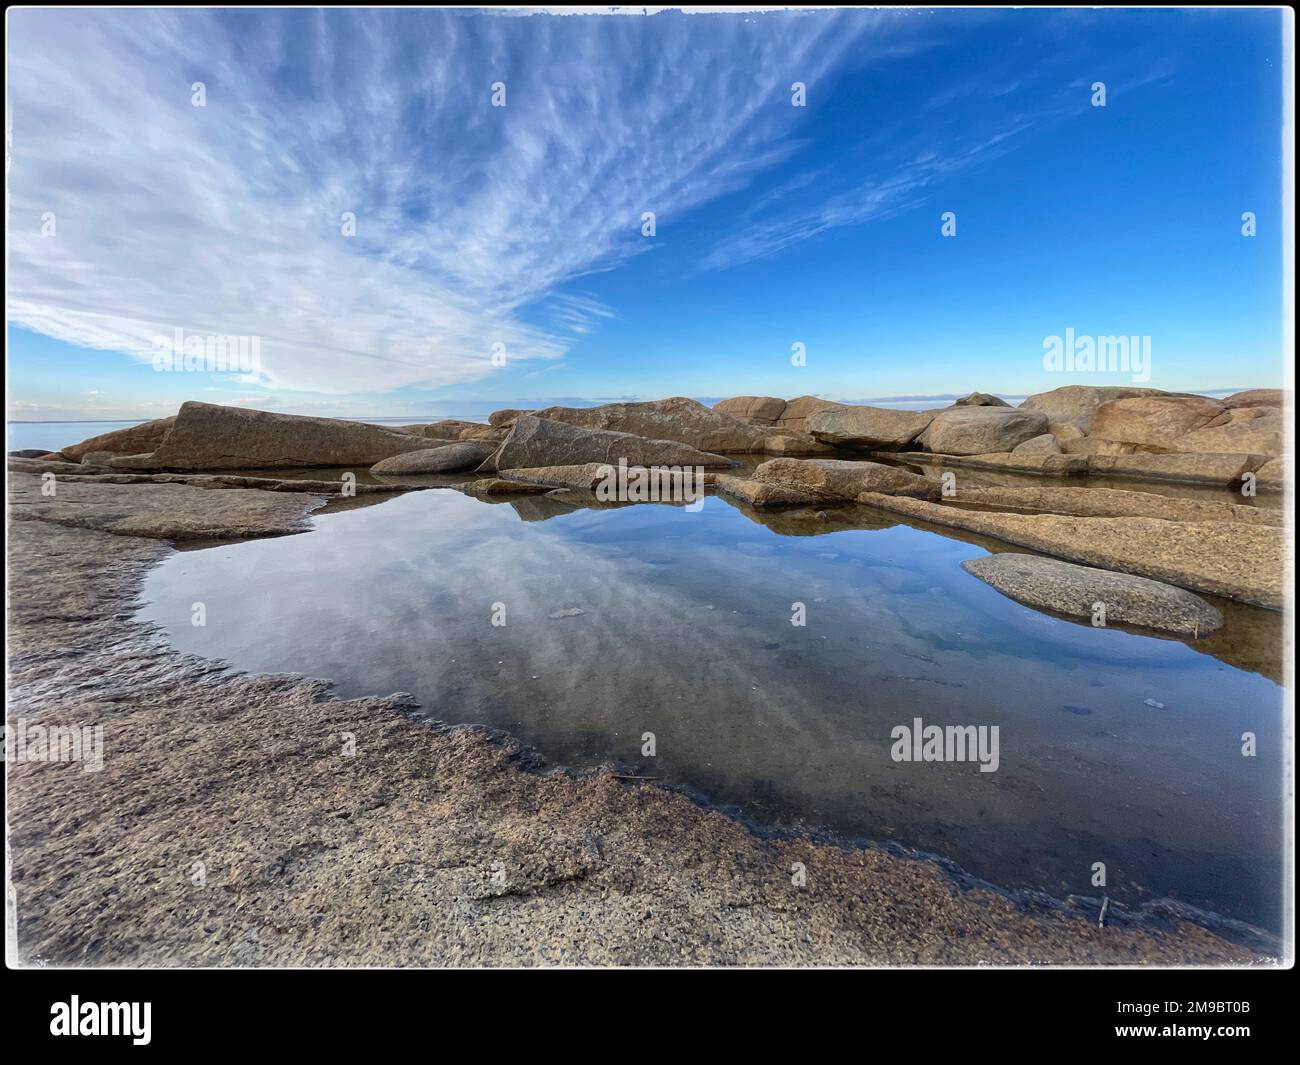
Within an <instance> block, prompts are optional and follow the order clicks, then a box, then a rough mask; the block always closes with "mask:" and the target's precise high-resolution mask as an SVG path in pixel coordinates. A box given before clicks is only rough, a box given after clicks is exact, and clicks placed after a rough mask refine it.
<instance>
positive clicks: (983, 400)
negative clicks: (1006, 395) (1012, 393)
mask: <svg viewBox="0 0 1300 1065" xmlns="http://www.w3.org/2000/svg"><path fill="white" fill-rule="evenodd" d="M952 405H953V406H954V407H1009V406H1011V404H1010V403H1008V402H1007V401H1006V400H1005V399H999V398H998V397H997V396H995V395H993V394H992V393H991V392H972V393H970V394H969V395H966V396H962V397H961V399H957V400H953V404H952Z"/></svg>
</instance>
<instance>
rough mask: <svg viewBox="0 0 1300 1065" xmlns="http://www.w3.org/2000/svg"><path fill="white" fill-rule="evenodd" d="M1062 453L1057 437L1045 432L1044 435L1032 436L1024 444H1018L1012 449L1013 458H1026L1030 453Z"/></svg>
mask: <svg viewBox="0 0 1300 1065" xmlns="http://www.w3.org/2000/svg"><path fill="white" fill-rule="evenodd" d="M1059 454H1061V445H1060V444H1059V443H1057V441H1056V437H1054V436H1053V435H1052V434H1051V433H1043V434H1042V436H1031V437H1030V438H1029V439H1028V440H1026V441H1025V442H1024V443H1022V444H1017V445H1016V446H1015V447H1013V448H1012V449H1011V455H1012V457H1013V458H1025V457H1026V456H1029V455H1059Z"/></svg>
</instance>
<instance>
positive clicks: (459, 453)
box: [370, 440, 493, 474]
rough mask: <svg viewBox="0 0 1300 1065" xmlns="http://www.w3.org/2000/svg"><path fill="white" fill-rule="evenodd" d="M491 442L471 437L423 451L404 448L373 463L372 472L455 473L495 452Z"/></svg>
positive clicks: (480, 462)
mask: <svg viewBox="0 0 1300 1065" xmlns="http://www.w3.org/2000/svg"><path fill="white" fill-rule="evenodd" d="M492 451H493V449H492V447H491V446H490V445H488V444H481V443H476V442H474V441H472V440H461V441H459V442H457V443H451V444H444V445H443V446H442V447H432V448H426V449H424V450H421V451H405V452H403V453H402V454H400V455H393V456H391V457H389V458H386V459H382V460H380V461H379V462H376V463H375V464H374V465H373V466H371V467H370V472H371V473H384V474H390V473H391V474H400V473H456V472H459V471H460V470H472V469H475V468H477V467H478V466H481V465H482V464H483V460H484V459H486V458H487V457H488V456H489V455H491V454H492Z"/></svg>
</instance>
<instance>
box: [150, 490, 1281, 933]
mask: <svg viewBox="0 0 1300 1065" xmlns="http://www.w3.org/2000/svg"><path fill="white" fill-rule="evenodd" d="M984 552H985V547H984V546H979V545H978V544H977V543H973V542H967V541H965V540H961V539H950V538H947V537H944V536H940V535H937V534H935V533H933V532H930V531H925V530H921V529H917V528H912V527H909V526H908V525H906V524H900V523H898V522H897V521H896V520H895V519H894V518H892V517H889V516H887V515H884V514H881V513H879V512H874V511H869V510H865V509H863V508H859V509H858V510H856V511H854V512H852V513H851V514H849V515H848V516H847V517H845V516H844V515H838V516H836V517H835V518H834V520H832V521H831V522H829V523H828V522H824V521H823V522H818V521H815V520H813V519H812V518H811V516H810V515H808V514H806V513H804V514H799V513H796V514H793V515H784V516H778V517H773V518H760V517H759V516H758V515H756V514H754V513H753V512H751V511H742V510H738V509H735V508H733V507H732V506H730V505H728V504H727V503H726V502H725V501H723V500H721V499H718V498H712V497H710V498H709V499H707V500H706V503H705V506H704V508H703V510H702V511H699V512H696V513H691V512H687V511H685V510H683V509H680V508H674V507H669V506H650V505H646V506H636V507H622V508H601V509H573V508H570V507H567V506H563V505H560V504H558V503H555V502H554V501H552V500H549V499H545V498H529V499H525V500H521V501H518V502H516V503H488V502H484V501H481V500H477V499H473V498H469V497H466V496H464V495H461V494H460V493H457V492H454V491H448V490H434V491H427V492H416V493H411V494H408V495H404V496H401V497H397V498H391V499H386V500H384V501H383V502H382V503H381V504H379V505H371V506H359V507H357V508H355V509H348V510H343V511H338V512H334V513H325V514H322V515H320V516H318V517H317V519H316V527H315V530H314V531H312V532H311V533H308V534H305V535H301V536H292V537H284V538H279V539H269V540H258V541H252V542H246V543H240V544H234V545H225V546H217V547H211V548H207V549H203V550H195V551H186V552H182V553H178V554H175V555H172V556H171V557H169V558H168V559H167V560H166V561H165V562H163V563H162V565H160V566H159V567H158V568H156V569H155V570H154V571H153V572H152V573H151V574H150V576H149V578H148V581H147V584H146V587H145V594H144V598H145V599H146V600H147V604H148V605H147V606H146V607H145V609H144V616H145V618H146V619H147V620H152V621H154V622H157V623H159V624H160V625H161V626H163V627H164V628H165V629H166V632H167V634H168V636H169V638H170V639H171V641H172V643H173V644H174V645H176V646H177V647H179V648H180V649H182V650H185V651H192V652H195V653H199V654H203V655H207V656H211V657H218V658H224V659H227V660H229V662H230V663H231V664H232V665H234V666H236V667H239V668H241V669H246V670H250V671H256V672H299V673H305V674H308V675H310V676H318V677H327V678H331V679H332V680H334V681H335V683H336V686H337V691H338V693H339V694H340V695H342V696H345V697H351V696H359V695H387V694H389V693H391V692H396V691H405V692H410V693H412V694H413V695H415V697H416V698H417V699H418V700H419V701H420V702H421V704H422V705H423V711H422V712H423V713H424V714H427V715H428V716H429V717H431V718H436V719H438V720H442V721H447V722H456V723H461V722H470V723H480V724H486V725H490V726H493V727H496V728H500V729H504V730H507V731H509V732H510V733H512V734H513V735H515V736H517V737H518V738H520V739H521V740H523V741H524V742H526V743H528V744H531V745H533V746H534V747H536V748H537V749H538V751H539V752H540V753H541V754H542V755H543V756H544V757H546V758H547V759H548V760H550V761H551V762H553V763H557V764H564V765H570V766H576V767H583V766H590V765H594V764H599V763H603V762H610V761H615V762H621V763H623V764H625V765H627V766H632V767H636V768H637V769H638V770H639V771H640V772H643V773H645V774H648V775H653V776H657V777H659V778H661V779H663V780H665V781H666V782H668V783H670V784H676V785H683V786H686V787H688V788H690V789H693V790H694V791H695V792H697V793H699V794H700V795H702V796H704V797H707V798H708V799H709V800H711V801H713V802H716V803H720V804H724V805H727V806H729V807H731V808H733V809H734V810H735V811H737V812H738V813H740V814H741V815H742V816H744V817H746V818H747V819H749V820H751V821H752V822H754V823H756V824H759V825H763V826H771V827H781V828H798V829H810V830H815V831H828V832H833V833H837V834H841V835H843V836H847V837H862V838H870V839H876V840H893V841H896V842H898V843H901V844H904V845H906V846H909V847H915V848H920V849H922V850H926V851H931V852H935V853H938V854H941V855H944V856H946V857H949V858H952V859H954V860H956V861H957V862H959V863H960V864H961V865H962V866H963V867H964V868H966V869H967V870H968V871H969V872H971V873H972V874H974V875H976V876H978V877H982V878H985V879H987V880H990V881H992V882H994V883H997V884H1001V885H1005V886H1008V887H1033V888H1040V889H1044V890H1047V891H1049V892H1051V893H1053V894H1056V895H1064V894H1067V893H1078V894H1084V895H1091V896H1097V895H1100V894H1102V893H1103V892H1102V890H1101V889H1098V888H1095V887H1093V886H1092V884H1091V876H1092V867H1093V863H1095V862H1105V863H1106V866H1107V870H1108V885H1107V887H1106V888H1105V893H1106V894H1109V895H1110V896H1111V897H1112V898H1115V899H1119V900H1121V901H1124V902H1128V903H1138V902H1142V901H1146V900H1150V899H1154V898H1158V897H1162V896H1168V897H1172V898H1176V899H1179V900H1181V901H1183V902H1186V903H1190V904H1192V905H1195V906H1198V907H1201V908H1205V909H1208V910H1212V911H1215V912H1218V913H1220V914H1224V915H1226V916H1229V917H1233V918H1237V919H1240V920H1244V921H1248V922H1250V923H1252V924H1255V925H1257V926H1260V927H1263V928H1267V929H1269V930H1272V931H1276V930H1277V928H1278V927H1279V923H1280V917H1279V914H1278V909H1279V905H1280V902H1279V899H1280V883H1281V873H1280V864H1279V863H1280V841H1281V809H1282V803H1281V786H1282V785H1281V759H1280V755H1279V753H1278V752H1279V751H1280V749H1281V743H1282V738H1281V719H1282V699H1281V689H1280V688H1279V686H1278V684H1277V683H1276V682H1275V679H1271V678H1276V677H1277V675H1278V674H1277V669H1278V659H1277V657H1275V655H1274V651H1273V649H1274V647H1275V641H1276V640H1277V638H1278V632H1279V629H1280V619H1278V618H1277V616H1276V615H1272V614H1268V613H1266V612H1262V611H1255V610H1249V609H1246V608H1241V607H1235V606H1233V605H1231V604H1222V603H1220V604H1217V605H1220V606H1226V607H1227V613H1228V618H1229V624H1228V627H1227V629H1225V631H1224V633H1223V634H1222V635H1221V636H1220V637H1217V638H1215V639H1214V640H1212V641H1201V642H1200V643H1199V644H1197V645H1194V646H1193V645H1188V644H1186V643H1183V642H1180V641H1177V640H1166V639H1159V638H1155V637H1152V636H1146V635H1140V634H1135V633H1131V632H1125V631H1119V630H1113V629H1111V630H1107V629H1094V628H1092V627H1091V626H1089V625H1083V624H1078V623H1076V622H1073V621H1068V620H1064V619H1061V618H1056V617H1051V616H1048V615H1045V614H1043V613H1040V612H1038V611H1035V610H1032V609H1029V608H1027V607H1024V606H1022V605H1020V604H1018V603H1015V602H1014V601H1012V600H1010V599H1007V598H1005V597H1004V596H1002V595H1000V594H999V593H998V592H996V591H994V590H993V589H992V588H989V587H988V586H986V585H984V584H983V583H982V582H980V581H978V580H976V579H975V578H974V577H971V576H970V575H968V574H967V573H965V572H964V571H963V570H962V569H961V566H960V563H961V561H962V560H963V559H966V558H973V557H977V556H979V555H981V554H983V553H984ZM196 601H201V602H203V603H205V604H206V613H207V625H206V627H203V628H195V627H193V626H192V625H191V623H190V619H191V606H192V604H193V603H195V602H196ZM796 603H803V604H804V605H805V609H806V624H805V625H803V626H795V625H792V624H791V618H792V614H793V613H794V610H795V607H794V604H796ZM495 604H502V607H503V609H504V619H505V624H504V625H499V626H498V625H493V624H492V618H493V616H494V611H495V612H496V614H497V616H498V617H499V616H500V614H501V609H502V608H498V607H496V606H495ZM1239 666H1244V667H1245V668H1238V667H1239ZM1156 704H1159V705H1156ZM916 717H920V718H922V719H923V721H924V723H925V724H939V725H948V724H961V725H966V724H971V725H989V726H992V725H997V726H999V755H1000V765H999V768H998V770H997V771H996V772H992V773H981V772H980V771H979V767H978V765H976V764H973V763H969V764H943V763H928V764H925V763H923V764H906V763H899V762H895V761H893V760H892V758H891V757H890V748H891V730H892V729H893V728H894V727H895V726H897V725H900V724H910V723H912V721H913V719H914V718H916ZM1247 731H1249V732H1253V733H1255V734H1256V736H1257V737H1258V749H1259V752H1260V754H1259V756H1257V757H1254V758H1246V757H1243V756H1242V753H1241V737H1242V733H1243V732H1247ZM645 733H654V736H655V741H656V748H657V753H656V755H655V757H653V758H647V757H643V756H642V754H641V750H642V744H643V735H644V734H645Z"/></svg>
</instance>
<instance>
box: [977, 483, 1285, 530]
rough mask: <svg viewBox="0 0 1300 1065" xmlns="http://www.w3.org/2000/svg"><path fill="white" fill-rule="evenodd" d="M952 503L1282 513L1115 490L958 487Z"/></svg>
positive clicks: (1064, 510)
mask: <svg viewBox="0 0 1300 1065" xmlns="http://www.w3.org/2000/svg"><path fill="white" fill-rule="evenodd" d="M953 501H954V502H957V503H976V504H980V505H982V506H989V507H999V508H1005V509H1009V510H1024V511H1032V512H1034V513H1037V514H1041V513H1047V514H1073V515H1075V516H1076V517H1080V518H1163V519H1164V520H1165V521H1244V522H1246V523H1248V524H1250V525H1281V524H1283V514H1282V511H1281V510H1280V509H1277V508H1272V507H1252V506H1246V505H1245V504H1242V503H1227V502H1222V501H1220V500H1217V499H1177V498H1175V497H1173V496H1162V495H1155V494H1154V493H1152V492H1130V491H1126V490H1124V489H1121V488H1036V487H1035V488H961V487H958V489H957V494H956V495H955V496H953Z"/></svg>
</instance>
